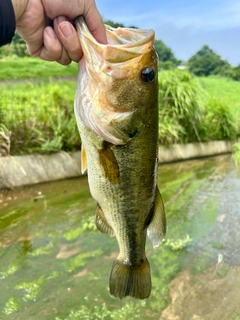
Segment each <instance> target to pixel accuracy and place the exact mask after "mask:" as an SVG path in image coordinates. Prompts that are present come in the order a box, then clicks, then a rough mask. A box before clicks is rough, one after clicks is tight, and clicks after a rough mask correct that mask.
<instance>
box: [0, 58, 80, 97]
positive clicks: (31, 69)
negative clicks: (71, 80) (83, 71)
mask: <svg viewBox="0 0 240 320" xmlns="http://www.w3.org/2000/svg"><path fill="white" fill-rule="evenodd" d="M77 74H78V65H77V63H71V64H70V65H69V66H62V65H60V64H59V63H57V62H51V63H49V62H48V61H44V60H41V59H39V58H34V57H25V58H19V57H16V56H10V57H7V58H5V59H0V80H12V79H28V78H55V77H69V76H77ZM1 91H2V90H1Z"/></svg>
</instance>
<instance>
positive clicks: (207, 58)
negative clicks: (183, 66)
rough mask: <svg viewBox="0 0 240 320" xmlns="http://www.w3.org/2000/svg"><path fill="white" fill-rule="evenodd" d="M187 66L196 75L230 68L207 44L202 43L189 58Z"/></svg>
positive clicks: (205, 74)
mask: <svg viewBox="0 0 240 320" xmlns="http://www.w3.org/2000/svg"><path fill="white" fill-rule="evenodd" d="M188 67H189V71H191V72H192V73H193V74H195V75H196V76H209V75H211V74H214V73H216V71H217V70H222V68H225V69H226V68H230V64H229V63H228V62H227V61H224V60H222V59H221V57H220V56H219V55H218V54H216V53H215V52H214V51H213V50H212V49H210V48H209V46H207V45H204V46H203V47H202V48H201V50H199V51H198V52H197V53H196V54H195V55H193V56H192V57H191V58H190V59H189V61H188ZM218 72H219V71H218Z"/></svg>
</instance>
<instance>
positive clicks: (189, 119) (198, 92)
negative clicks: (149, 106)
mask: <svg viewBox="0 0 240 320" xmlns="http://www.w3.org/2000/svg"><path fill="white" fill-rule="evenodd" d="M159 87H160V90H159V119H160V120H159V122H160V124H159V139H160V143H162V144H170V143H177V142H183V143H185V142H189V141H196V140H200V137H199V133H198V128H199V126H200V123H201V121H202V118H203V115H204V107H203V101H202V94H203V90H202V88H201V86H200V84H199V82H198V80H197V79H196V78H195V77H194V76H193V75H191V74H190V73H189V72H186V71H181V70H171V71H163V72H161V73H160V74H159Z"/></svg>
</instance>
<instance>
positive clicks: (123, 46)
mask: <svg viewBox="0 0 240 320" xmlns="http://www.w3.org/2000/svg"><path fill="white" fill-rule="evenodd" d="M76 26H77V30H78V33H79V37H80V41H81V44H82V49H83V58H82V59H81V61H80V73H79V79H78V87H77V92H76V98H75V115H76V119H77V124H78V128H79V132H80V135H81V140H82V153H81V154H82V161H81V163H82V171H83V172H84V171H85V170H86V169H87V171H88V181H89V187H90V191H91V194H92V196H93V198H94V199H95V200H96V201H97V210H96V218H95V222H96V226H97V228H98V229H99V230H100V231H101V232H103V233H105V234H106V235H107V236H108V237H112V236H114V235H115V236H116V238H117V241H118V245H119V250H120V253H119V256H118V258H117V260H116V261H115V262H114V264H113V267H112V272H111V275H110V293H111V294H112V295H113V296H115V297H117V298H120V299H122V298H124V297H126V296H132V297H134V298H138V299H145V298H148V297H149V295H150V293H151V275H150V266H149V262H148V260H147V258H146V254H145V243H146V235H147V234H148V236H149V238H150V241H151V243H152V245H153V247H157V246H158V245H159V244H160V243H161V242H162V241H163V238H164V236H165V231H166V220H165V212H164V205H163V201H162V197H161V194H160V192H159V190H158V187H157V168H158V160H157V159H158V158H157V151H158V79H157V74H158V57H157V54H156V52H155V49H154V46H153V44H154V32H153V31H152V30H139V29H131V28H117V29H114V28H111V27H110V26H107V25H106V32H107V39H108V44H107V45H104V44H100V43H98V42H97V41H96V40H95V39H94V38H93V36H92V35H91V33H90V32H89V30H88V28H87V26H86V24H85V22H84V19H83V18H82V17H80V18H78V19H77V20H76Z"/></svg>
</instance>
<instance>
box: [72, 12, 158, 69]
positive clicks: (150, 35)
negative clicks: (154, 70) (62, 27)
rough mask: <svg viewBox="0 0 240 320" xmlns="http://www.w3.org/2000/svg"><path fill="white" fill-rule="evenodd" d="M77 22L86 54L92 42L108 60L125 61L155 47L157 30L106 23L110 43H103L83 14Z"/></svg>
mask: <svg viewBox="0 0 240 320" xmlns="http://www.w3.org/2000/svg"><path fill="white" fill-rule="evenodd" d="M75 24H76V28H77V31H78V34H79V37H80V41H81V44H82V48H83V52H84V54H87V53H88V49H87V48H86V47H87V45H88V43H89V42H90V43H91V46H92V47H94V48H95V50H96V51H97V52H98V53H99V54H101V55H102V56H103V58H104V60H106V61H108V62H112V63H114V62H118V63H119V62H124V61H127V60H130V59H132V58H134V57H137V56H139V55H143V54H146V53H148V52H150V51H151V50H152V48H153V44H154V36H155V32H154V31H153V30H151V29H149V30H144V29H135V28H113V27H111V26H109V25H106V24H105V28H106V35H107V42H108V43H107V44H101V43H99V42H98V41H97V40H96V39H95V38H94V37H93V35H92V34H91V32H90V31H89V29H88V27H87V25H86V23H85V20H84V18H83V17H82V16H79V17H78V18H76V20H75ZM85 44H86V45H85Z"/></svg>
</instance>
